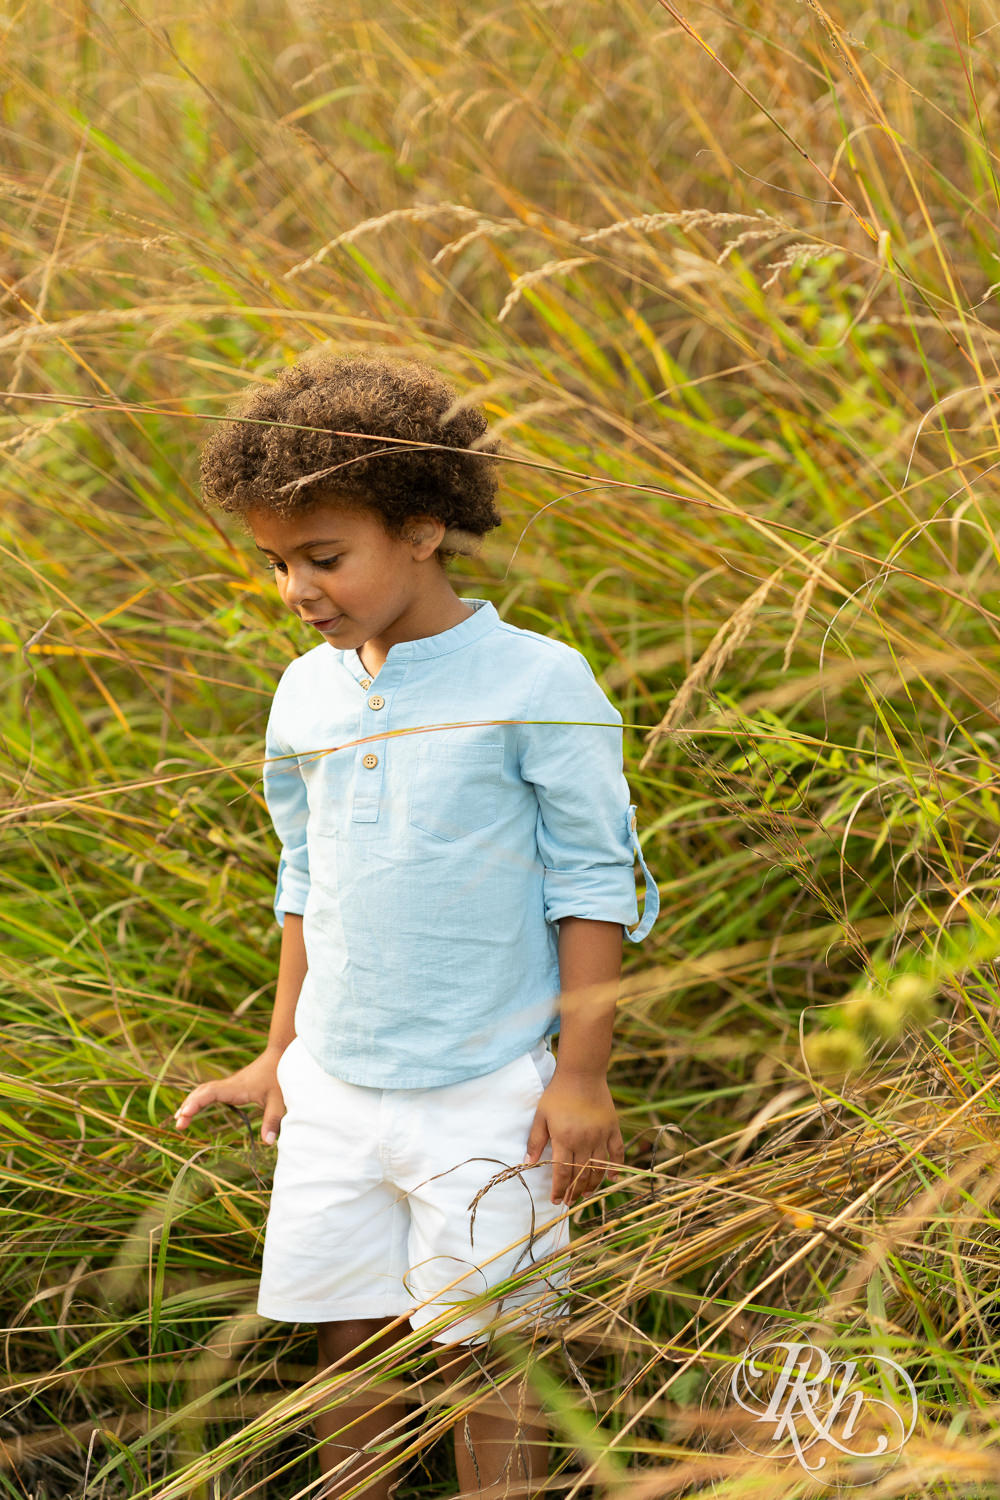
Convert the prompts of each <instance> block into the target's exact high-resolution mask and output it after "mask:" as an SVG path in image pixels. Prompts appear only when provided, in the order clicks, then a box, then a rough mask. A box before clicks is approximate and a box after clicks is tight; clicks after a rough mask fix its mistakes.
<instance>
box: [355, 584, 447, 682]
mask: <svg viewBox="0 0 1000 1500" xmlns="http://www.w3.org/2000/svg"><path fill="white" fill-rule="evenodd" d="M441 583H442V584H443V589H442V590H441V591H436V592H435V594H434V596H433V597H432V598H429V599H426V600H422V601H421V605H420V607H419V608H418V609H417V610H415V611H414V612H413V613H412V614H411V615H410V617H409V618H408V619H407V621H406V623H405V625H401V626H400V628H398V629H397V630H393V631H387V632H386V633H385V634H384V635H378V636H372V637H371V639H370V640H367V641H365V643H364V645H363V646H359V647H358V658H359V660H360V661H361V664H362V666H363V667H364V669H365V672H366V673H367V675H368V676H369V677H374V676H375V674H376V673H377V672H378V671H379V670H380V669H381V667H382V666H384V664H385V659H386V657H387V656H388V655H389V652H390V650H391V648H392V647H393V646H396V645H399V644H401V643H402V642H403V641H418V640H423V639H425V637H427V636H429V635H440V634H441V633H442V631H445V630H450V629H451V627H452V626H453V625H460V624H461V623H462V621H463V620H467V619H469V617H470V616H471V615H473V614H475V610H474V609H473V608H472V606H471V605H469V604H463V602H462V600H461V599H460V598H459V597H458V595H457V594H456V593H455V590H454V589H453V588H452V586H451V584H450V583H449V582H448V580H447V579H446V578H443V577H442V579H441Z"/></svg>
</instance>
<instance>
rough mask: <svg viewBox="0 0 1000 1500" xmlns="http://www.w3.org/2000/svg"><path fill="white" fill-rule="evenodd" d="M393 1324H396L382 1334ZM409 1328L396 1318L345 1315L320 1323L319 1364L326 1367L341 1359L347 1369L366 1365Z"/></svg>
mask: <svg viewBox="0 0 1000 1500" xmlns="http://www.w3.org/2000/svg"><path fill="white" fill-rule="evenodd" d="M390 1323H396V1324H397V1326H396V1327H394V1328H393V1329H391V1331H388V1332H384V1333H383V1332H382V1330H383V1329H386V1327H387V1325H388V1324H390ZM407 1331H408V1329H407V1326H406V1325H402V1324H398V1323H397V1320H396V1319H395V1318H344V1319H340V1320H338V1321H337V1322H332V1323H318V1324H317V1325H316V1344H317V1348H318V1351H319V1363H320V1365H321V1366H322V1368H324V1369H326V1367H327V1366H328V1365H334V1364H339V1363H340V1362H341V1361H343V1362H344V1368H345V1369H350V1368H352V1367H353V1366H355V1365H363V1364H367V1363H368V1361H369V1360H370V1359H374V1358H375V1356H376V1354H381V1353H382V1352H383V1350H385V1349H389V1348H391V1347H392V1345H393V1344H394V1343H395V1342H396V1340H397V1339H400V1338H402V1337H403V1336H404V1335H405V1334H406V1333H407ZM362 1345H363V1346H364V1347H362Z"/></svg>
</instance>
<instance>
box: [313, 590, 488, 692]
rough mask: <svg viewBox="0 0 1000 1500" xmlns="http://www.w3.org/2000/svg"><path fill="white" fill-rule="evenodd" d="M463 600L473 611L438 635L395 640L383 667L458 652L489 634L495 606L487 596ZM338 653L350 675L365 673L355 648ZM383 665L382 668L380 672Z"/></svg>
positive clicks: (363, 675)
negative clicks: (409, 639) (466, 617)
mask: <svg viewBox="0 0 1000 1500" xmlns="http://www.w3.org/2000/svg"><path fill="white" fill-rule="evenodd" d="M462 603H463V604H471V606H472V610H473V613H472V614H471V615H469V617H468V619H466V620H459V622H458V624H457V625H449V627H448V629H447V630H442V631H439V632H438V634H437V635H425V636H421V637H420V638H419V639H418V640H415V641H397V642H396V644H395V645H394V646H390V647H389V650H388V651H387V653H386V658H385V667H388V666H396V665H397V664H398V665H402V664H403V663H404V662H410V661H424V660H426V659H427V658H429V657H432V656H447V655H448V654H449V652H451V651H461V650H462V649H463V647H465V646H471V645H472V644H473V642H474V641H478V640H481V639H482V637H483V636H484V635H488V634H489V632H490V631H491V630H493V629H495V628H496V626H497V625H498V624H499V623H500V616H499V615H498V614H497V612H496V607H495V606H494V605H492V604H491V603H490V601H489V600H488V599H465V598H463V599H462ZM340 655H341V657H342V658H343V662H344V665H345V667H347V669H348V671H349V672H350V674H351V676H352V677H355V678H358V679H360V678H362V677H367V676H368V673H367V672H366V671H365V669H364V667H363V665H362V663H361V658H360V656H359V655H358V653H357V652H356V651H343V652H341V653H340ZM385 667H383V668H382V670H383V671H384V670H385Z"/></svg>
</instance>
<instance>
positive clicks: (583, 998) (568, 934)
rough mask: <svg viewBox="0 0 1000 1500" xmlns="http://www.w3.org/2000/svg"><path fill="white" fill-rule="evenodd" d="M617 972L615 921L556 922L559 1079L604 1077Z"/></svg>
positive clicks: (618, 931)
mask: <svg viewBox="0 0 1000 1500" xmlns="http://www.w3.org/2000/svg"><path fill="white" fill-rule="evenodd" d="M621 968H622V927H621V923H620V922H591V921H588V920H587V919H586V918H584V917H563V919H562V921H561V922H560V923H559V989H560V1007H559V1016H560V1019H559V1054H558V1059H557V1063H556V1067H557V1071H558V1072H559V1073H560V1074H562V1075H563V1076H564V1077H565V1076H566V1075H572V1076H573V1077H575V1078H581V1079H591V1078H596V1079H600V1080H601V1081H603V1080H604V1079H605V1078H606V1077H607V1072H608V1063H609V1061H610V1059H611V1041H612V1035H613V1032H614V1025H615V1004H616V1001H617V999H618V980H619V977H620V975H621Z"/></svg>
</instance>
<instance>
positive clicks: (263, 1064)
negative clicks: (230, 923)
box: [174, 911, 308, 1146]
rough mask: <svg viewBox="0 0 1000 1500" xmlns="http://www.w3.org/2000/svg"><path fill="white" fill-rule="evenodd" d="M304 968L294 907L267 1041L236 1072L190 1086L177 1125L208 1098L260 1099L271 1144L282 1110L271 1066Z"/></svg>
mask: <svg viewBox="0 0 1000 1500" xmlns="http://www.w3.org/2000/svg"><path fill="white" fill-rule="evenodd" d="M307 968H308V964H307V962H306V947H305V942H304V940H303V937H302V917H301V915H300V914H299V913H297V912H290V911H289V912H285V913H284V922H283V924H282V928H281V955H280V957H279V959H278V982H277V985H276V987H275V993H274V1009H273V1011H272V1013H271V1025H270V1029H269V1031H268V1037H267V1045H266V1046H265V1048H264V1050H263V1052H261V1053H260V1054H259V1055H258V1056H257V1057H255V1058H254V1060H253V1062H250V1063H247V1065H246V1067H245V1068H241V1069H240V1070H239V1072H238V1073H231V1074H230V1075H229V1077H228V1078H213V1079H211V1080H210V1081H209V1082H208V1083H199V1084H198V1086H197V1088H194V1089H192V1090H191V1092H190V1093H189V1094H188V1096H187V1098H186V1099H185V1100H184V1101H183V1103H182V1104H181V1105H180V1107H179V1108H178V1110H177V1112H176V1113H175V1115H174V1122H175V1124H176V1126H177V1129H178V1130H184V1129H185V1127H186V1126H187V1125H188V1124H189V1123H190V1122H191V1120H193V1119H194V1117H195V1115H196V1114H198V1113H199V1111H200V1110H203V1109H205V1108H206V1106H207V1105H209V1104H235V1105H237V1106H241V1105H244V1104H259V1105H261V1106H262V1108H263V1110H264V1118H263V1119H262V1120H261V1124H260V1135H261V1140H263V1141H264V1142H266V1144H267V1145H268V1146H273V1145H274V1142H275V1141H276V1140H277V1136H278V1129H279V1127H280V1125H281V1117H282V1115H283V1114H284V1113H285V1101H284V1099H283V1097H282V1093H281V1088H280V1086H279V1084H278V1077H277V1071H276V1070H277V1066H278V1059H279V1058H280V1057H281V1054H282V1053H283V1052H284V1050H285V1048H286V1047H287V1046H288V1044H289V1042H290V1041H291V1040H292V1038H293V1037H294V1036H295V1005H296V1001H297V1000H298V998H299V991H300V989H301V988H302V981H303V979H305V977H306V969H307Z"/></svg>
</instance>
